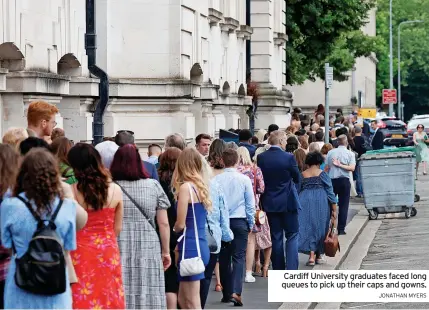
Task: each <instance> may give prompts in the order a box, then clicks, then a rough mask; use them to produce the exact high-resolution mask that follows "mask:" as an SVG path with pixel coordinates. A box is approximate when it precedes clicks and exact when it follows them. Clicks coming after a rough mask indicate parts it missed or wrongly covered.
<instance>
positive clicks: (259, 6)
mask: <svg viewBox="0 0 429 310" xmlns="http://www.w3.org/2000/svg"><path fill="white" fill-rule="evenodd" d="M274 1H278V0H251V22H252V25H251V26H252V28H253V34H252V41H251V73H252V81H253V82H255V83H257V84H258V87H259V95H260V96H259V99H258V111H257V116H256V121H255V129H260V128H264V129H266V128H267V127H268V126H269V125H270V124H277V125H278V126H280V127H281V128H285V127H287V126H288V120H287V117H286V114H287V112H288V110H289V109H288V107H290V106H291V100H289V99H288V92H287V91H286V90H285V89H283V87H282V85H281V84H282V83H281V82H279V81H278V80H276V78H277V76H276V72H277V71H278V70H277V69H278V68H279V67H280V68H281V67H282V66H284V64H283V60H282V58H281V57H276V55H277V54H278V49H279V47H281V46H282V45H283V44H284V43H285V42H286V35H285V34H282V33H278V32H275V22H276V20H275V18H274V10H275V8H274ZM276 53H277V54H276Z"/></svg>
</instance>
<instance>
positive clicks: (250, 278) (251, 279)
mask: <svg viewBox="0 0 429 310" xmlns="http://www.w3.org/2000/svg"><path fill="white" fill-rule="evenodd" d="M244 282H246V283H254V282H256V279H255V277H254V276H253V275H252V272H251V271H246V277H245V278H244Z"/></svg>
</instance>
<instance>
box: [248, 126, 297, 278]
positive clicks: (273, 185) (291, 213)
mask: <svg viewBox="0 0 429 310" xmlns="http://www.w3.org/2000/svg"><path fill="white" fill-rule="evenodd" d="M286 140H287V137H286V133H285V132H284V131H279V130H277V131H274V132H273V133H271V135H270V137H269V139H268V144H269V145H271V147H270V148H269V149H268V150H267V151H266V152H264V153H262V154H260V155H258V157H257V162H258V166H259V167H260V168H261V170H262V174H263V176H264V182H265V192H264V193H263V194H262V196H261V205H262V209H263V210H264V211H265V212H266V213H267V217H268V222H269V224H270V230H271V240H272V244H273V252H272V255H271V261H272V263H273V269H274V270H285V269H287V270H297V269H298V264H299V262H298V230H299V226H298V212H299V210H300V209H301V206H300V204H299V200H298V193H297V188H298V187H299V183H300V178H301V176H300V173H299V170H298V165H297V163H296V161H295V158H294V156H293V155H292V154H289V153H286V152H285V151H284V150H285V148H286ZM285 236H286V262H285V252H284V246H283V242H284V238H285Z"/></svg>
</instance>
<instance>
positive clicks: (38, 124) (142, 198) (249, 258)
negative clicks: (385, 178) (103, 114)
mask: <svg viewBox="0 0 429 310" xmlns="http://www.w3.org/2000/svg"><path fill="white" fill-rule="evenodd" d="M58 112H59V111H58V109H57V108H56V107H55V106H53V105H51V104H49V103H46V102H43V101H37V102H33V103H31V104H30V105H29V108H28V113H27V119H28V128H11V129H9V130H8V131H7V132H6V133H5V135H4V136H3V144H0V200H1V201H0V202H1V210H0V211H1V220H0V222H1V248H0V253H1V257H0V267H1V268H0V270H1V272H0V277H1V278H0V292H1V293H2V294H3V297H1V298H0V301H1V302H3V301H4V304H2V306H3V307H4V308H19V309H24V308H26V309H29V308H44V309H54V308H55V309H57V308H74V309H88V308H91V309H101V308H110V309H124V308H130V309H146V308H150V309H158V308H168V309H177V308H178V307H180V308H181V309H201V308H204V307H205V304H206V301H207V296H208V294H209V291H210V286H211V282H212V278H213V274H214V275H215V279H216V285H215V287H214V290H215V291H217V292H221V293H219V300H220V301H221V302H223V303H231V304H233V305H235V306H243V304H244V303H245V300H244V298H243V296H242V292H243V283H244V282H246V283H252V282H255V281H258V280H257V276H260V277H267V276H268V269H269V268H271V269H273V270H285V269H288V270H297V269H298V265H299V262H298V253H306V254H308V255H309V258H308V262H307V264H308V265H310V266H312V265H315V264H323V263H324V262H325V258H324V245H323V241H324V240H325V237H326V235H327V233H328V231H329V230H330V226H334V227H338V233H339V234H345V233H346V224H347V214H348V207H349V201H350V197H351V196H353V195H354V193H353V191H354V188H356V190H355V191H356V192H357V193H356V194H357V195H358V196H362V195H363V190H362V186H361V184H360V178H359V170H358V169H357V167H358V161H357V159H358V158H359V157H360V156H361V155H362V154H364V153H365V152H366V151H367V150H368V149H369V148H370V146H371V144H372V142H373V141H374V139H372V140H369V138H368V137H367V133H366V132H367V130H368V128H361V127H360V126H359V125H358V124H357V123H356V122H357V118H356V116H355V115H350V116H347V117H345V116H343V115H342V114H341V115H340V114H338V115H337V116H336V119H335V120H334V121H332V122H331V121H330V131H329V132H325V119H324V109H323V106H319V107H318V109H317V110H316V112H315V113H314V115H312V116H311V117H309V116H308V115H304V114H302V113H301V112H300V111H299V110H296V111H295V113H294V114H293V115H292V122H291V125H290V126H289V127H288V128H287V129H286V130H281V129H280V128H279V126H278V125H276V124H272V125H270V126H269V127H268V128H267V129H268V130H264V129H261V130H259V131H258V132H257V133H256V134H255V135H253V134H252V133H251V132H250V131H249V130H247V129H243V130H236V131H234V132H236V133H237V134H238V140H239V141H238V143H234V142H232V143H231V142H230V143H226V142H224V141H223V140H221V139H213V138H212V137H211V136H210V135H208V134H204V133H203V134H200V135H198V136H197V137H196V138H195V147H193V146H188V143H187V141H186V140H185V139H184V138H183V136H182V135H180V134H178V133H175V134H172V135H169V136H168V137H166V138H165V143H164V145H158V144H151V145H150V146H149V147H148V154H147V157H148V158H147V160H142V157H141V152H139V149H138V148H137V146H136V144H135V141H134V133H133V132H132V131H129V130H121V131H118V132H117V134H116V136H115V137H111V138H106V139H105V141H104V142H102V143H100V144H98V145H96V146H95V147H94V146H92V145H90V144H87V143H76V144H75V143H74V142H73V141H71V140H70V139H69V138H67V133H66V132H64V131H63V130H62V129H59V128H55V127H56V122H55V115H56V114H57V113H58ZM327 134H329V141H330V143H327V144H325V143H324V140H325V135H327ZM337 203H338V208H337ZM337 217H338V219H337ZM44 223H45V224H46V225H48V226H46V227H48V228H49V227H51V228H52V227H53V228H52V229H53V231H55V234H53V235H50V237H49V238H50V240H52V238H53V239H55V240H56V241H58V242H59V243H60V244H61V246H62V249H63V252H64V253H63V254H61V253H60V254H58V253H53V252H54V249H53V248H50V247H48V246H45V247H44V248H41V249H39V252H40V253H39V254H38V255H36V256H34V255H33V256H34V257H33V259H32V260H31V259H30V260H26V261H24V259H23V257H29V256H31V255H30V254H31V253H33V252H31V251H30V250H31V249H32V248H33V246H32V244H33V245H34V243H35V242H40V239H41V238H42V237H43V235H39V234H42V233H43V229H42V228H44V227H45V226H44V225H45V224H44ZM49 225H50V226H49ZM52 236H54V237H52ZM46 238H47V237H46ZM49 238H48V239H49ZM284 240H286V242H285V241H284ZM30 252H31V253H30ZM48 254H49V255H48ZM53 254H55V255H53ZM62 255H63V256H64V257H63V256H62ZM47 257H50V258H52V259H53V258H55V259H57V260H56V262H59V263H51V262H49V263H48V261H47ZM62 262H63V264H62ZM22 264H26V265H25V266H27V267H28V268H30V269H26V270H35V271H37V272H39V271H40V270H39V269H40V268H41V267H40V266H41V265H43V266H45V267H43V268H42V269H43V270H42V271H43V272H42V271H40V272H41V273H40V274H38V276H37V277H36V278H37V279H36V278H34V279H33V278H32V277H29V278H28V279H24V280H22V279H21V280H20V279H17V276H16V275H17V274H18V273H19V274H22V272H23V271H22V270H23V269H22ZM53 265H55V268H57V269H56V270H57V271H56V272H57V273H58V270H60V271H61V266H63V265H64V266H65V269H64V270H63V272H64V273H65V275H66V277H65V279H66V281H67V285H64V286H63V287H62V286H61V285H60V284H61V283H60V284H58V283H57V284H58V287H59V291H58V290H57V291H56V293H55V294H40V293H37V292H40V290H43V289H44V288H43V285H42V286H40V287H39V288H38V291H37V292H36V291H35V288H34V287H35V286H36V284H35V283H37V281H41V280H40V279H42V280H43V279H44V277H46V278H49V277H50V276H51V274H50V273H49V272H50V270H51V269H49V268H53V267H52V266H53ZM46 266H50V267H49V268H48V267H46ZM31 268H33V269H31ZM38 268H39V269H38ZM58 268H59V269H58ZM255 276H256V277H255ZM18 278H19V277H18ZM24 278H25V277H24ZM23 281H24V282H25V281H27V282H25V283H26V285H23V284H22V282H23ZM30 282H31V283H30ZM42 282H43V281H42ZM45 283H48V282H46V281H45ZM244 297H245V296H244Z"/></svg>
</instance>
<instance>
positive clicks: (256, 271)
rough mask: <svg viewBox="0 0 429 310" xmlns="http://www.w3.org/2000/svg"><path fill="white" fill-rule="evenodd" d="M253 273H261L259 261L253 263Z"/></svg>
mask: <svg viewBox="0 0 429 310" xmlns="http://www.w3.org/2000/svg"><path fill="white" fill-rule="evenodd" d="M255 273H261V263H260V262H259V263H255Z"/></svg>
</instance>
